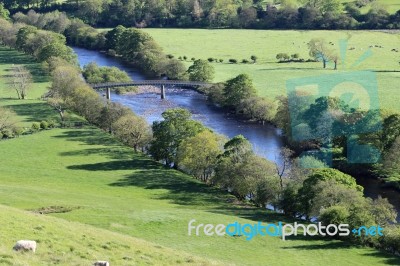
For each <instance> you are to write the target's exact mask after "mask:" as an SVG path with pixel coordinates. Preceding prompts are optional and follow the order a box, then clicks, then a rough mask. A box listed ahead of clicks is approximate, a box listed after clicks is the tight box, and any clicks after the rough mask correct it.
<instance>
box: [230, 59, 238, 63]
mask: <svg viewBox="0 0 400 266" xmlns="http://www.w3.org/2000/svg"><path fill="white" fill-rule="evenodd" d="M229 63H232V64H236V63H237V60H236V59H233V58H231V59H229Z"/></svg>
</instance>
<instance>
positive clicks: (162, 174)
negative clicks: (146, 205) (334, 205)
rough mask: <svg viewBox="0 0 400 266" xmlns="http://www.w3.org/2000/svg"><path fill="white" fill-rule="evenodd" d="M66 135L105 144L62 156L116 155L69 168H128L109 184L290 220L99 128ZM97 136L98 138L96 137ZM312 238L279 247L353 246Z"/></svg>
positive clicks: (223, 210) (252, 216) (216, 209)
mask: <svg viewBox="0 0 400 266" xmlns="http://www.w3.org/2000/svg"><path fill="white" fill-rule="evenodd" d="M57 137H61V138H67V139H68V140H70V141H82V142H84V143H87V144H102V145H106V146H107V147H105V148H91V149H87V150H83V151H81V150H80V151H73V152H65V153H62V154H61V155H62V156H81V155H92V154H100V155H104V156H107V157H109V158H113V159H116V160H114V161H110V162H102V163H95V164H80V165H73V166H69V167H68V169H71V170H86V171H117V170H132V173H131V174H129V175H127V176H125V177H124V178H122V179H120V180H119V181H117V182H114V183H111V184H109V185H110V186H112V187H128V186H135V187H140V188H145V189H149V190H159V192H157V193H153V197H154V198H155V199H161V200H168V201H170V202H171V203H174V204H178V205H182V206H192V207H195V206H198V207H204V209H205V210H206V211H209V212H212V213H218V214H225V215H232V216H234V217H235V216H236V217H241V218H245V219H249V220H252V221H264V222H268V223H275V224H276V223H278V222H279V221H282V222H291V223H292V222H294V220H293V219H290V218H287V217H285V216H283V215H282V214H279V213H275V212H272V211H267V210H265V209H260V208H256V207H252V206H250V205H245V204H235V203H234V202H235V198H234V197H233V196H232V195H230V194H228V193H226V192H224V191H221V190H219V189H217V188H213V187H210V186H208V185H206V184H204V183H201V182H199V181H197V180H195V179H191V178H190V177H188V176H187V175H184V174H182V173H180V172H178V171H175V170H172V169H168V168H166V167H164V166H163V165H161V164H159V163H157V162H155V161H153V160H151V159H148V158H146V157H145V156H143V155H137V154H134V153H133V152H132V151H130V150H129V149H125V148H124V147H121V146H120V145H119V144H118V143H117V142H116V141H115V140H114V139H112V137H110V136H108V135H107V134H105V133H103V132H101V131H100V130H93V129H92V130H87V129H86V130H73V131H67V132H65V133H64V134H62V135H60V136H57ZM98 138H100V139H101V140H100V141H99V140H96V139H98ZM312 239H313V240H320V241H321V242H320V244H315V242H314V243H312V244H311V243H310V244H304V245H302V244H299V245H296V241H302V243H304V242H303V241H308V240H310V237H309V236H303V235H298V236H291V237H288V238H287V241H291V242H292V243H293V245H292V246H290V247H282V248H283V249H299V250H319V249H320V250H335V249H346V248H351V247H353V246H352V244H351V243H347V242H342V241H338V240H332V239H327V238H323V237H319V236H315V237H312ZM366 256H374V257H379V258H382V260H384V261H385V263H386V264H388V265H400V264H399V263H400V260H399V259H397V258H395V257H393V256H392V255H390V254H387V253H382V252H380V251H371V252H370V253H368V254H366Z"/></svg>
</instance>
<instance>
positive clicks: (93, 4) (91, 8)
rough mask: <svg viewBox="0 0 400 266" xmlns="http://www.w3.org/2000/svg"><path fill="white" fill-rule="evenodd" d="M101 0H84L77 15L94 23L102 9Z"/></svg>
mask: <svg viewBox="0 0 400 266" xmlns="http://www.w3.org/2000/svg"><path fill="white" fill-rule="evenodd" d="M103 2H104V1H103V0H86V1H84V2H83V3H82V5H81V7H80V8H79V16H80V17H81V18H82V19H83V20H84V21H86V22H87V23H89V24H91V25H94V24H96V22H97V21H98V19H99V17H100V14H101V12H102V11H103Z"/></svg>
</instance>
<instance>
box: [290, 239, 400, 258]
mask: <svg viewBox="0 0 400 266" xmlns="http://www.w3.org/2000/svg"><path fill="white" fill-rule="evenodd" d="M312 239H315V240H323V242H321V244H307V245H297V246H296V245H292V246H290V247H282V249H299V250H335V249H349V248H357V247H359V246H357V245H353V244H352V243H349V242H343V241H339V240H330V239H326V238H322V237H318V236H315V237H312ZM296 240H310V237H309V236H307V237H306V236H303V235H301V236H291V237H289V238H287V240H286V241H296ZM360 248H363V247H362V246H360ZM364 256H369V257H376V258H381V259H382V260H384V264H386V265H400V258H399V257H395V256H394V255H393V254H390V253H387V252H383V251H379V250H372V251H371V252H369V253H368V254H364Z"/></svg>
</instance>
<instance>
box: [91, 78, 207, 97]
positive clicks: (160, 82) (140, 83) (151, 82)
mask: <svg viewBox="0 0 400 266" xmlns="http://www.w3.org/2000/svg"><path fill="white" fill-rule="evenodd" d="M89 85H90V86H91V87H92V88H93V89H95V90H96V89H106V91H107V92H106V98H107V99H108V100H110V99H111V89H112V88H118V87H131V86H146V85H148V86H160V87H161V99H165V86H177V87H211V86H212V85H213V84H212V83H207V82H200V81H188V80H167V79H160V80H138V81H130V82H114V83H97V84H89Z"/></svg>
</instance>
